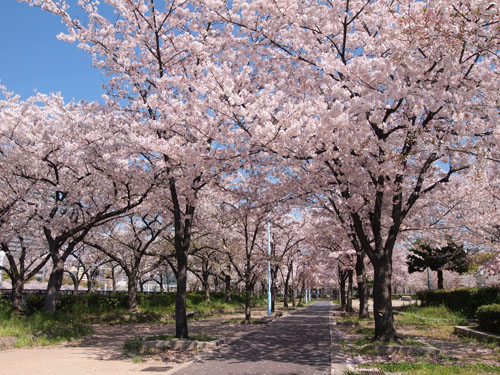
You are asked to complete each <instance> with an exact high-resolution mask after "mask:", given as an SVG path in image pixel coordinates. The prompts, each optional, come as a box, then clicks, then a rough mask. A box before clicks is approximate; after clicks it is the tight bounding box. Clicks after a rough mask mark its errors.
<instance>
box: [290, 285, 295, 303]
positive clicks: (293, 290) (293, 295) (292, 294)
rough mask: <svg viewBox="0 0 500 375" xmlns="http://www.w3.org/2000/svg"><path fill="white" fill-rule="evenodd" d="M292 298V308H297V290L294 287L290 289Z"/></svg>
mask: <svg viewBox="0 0 500 375" xmlns="http://www.w3.org/2000/svg"><path fill="white" fill-rule="evenodd" d="M290 292H291V297H292V306H293V307H295V288H294V287H293V285H292V286H291V287H290Z"/></svg>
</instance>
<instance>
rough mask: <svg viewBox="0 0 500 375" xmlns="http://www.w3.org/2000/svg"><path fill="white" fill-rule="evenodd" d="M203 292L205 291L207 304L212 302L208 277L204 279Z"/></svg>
mask: <svg viewBox="0 0 500 375" xmlns="http://www.w3.org/2000/svg"><path fill="white" fill-rule="evenodd" d="M203 290H204V291H205V302H207V303H209V302H210V283H209V282H208V276H207V277H205V276H204V277H203Z"/></svg>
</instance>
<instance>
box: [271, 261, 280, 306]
mask: <svg viewBox="0 0 500 375" xmlns="http://www.w3.org/2000/svg"><path fill="white" fill-rule="evenodd" d="M273 268H274V267H273ZM277 274H278V269H277V267H276V268H274V269H272V270H271V312H274V310H275V302H276V295H277V294H278V288H277V286H276V276H277Z"/></svg>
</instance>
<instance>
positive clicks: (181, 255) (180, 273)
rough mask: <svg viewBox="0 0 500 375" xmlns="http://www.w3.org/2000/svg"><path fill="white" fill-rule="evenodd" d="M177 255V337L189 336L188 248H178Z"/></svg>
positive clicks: (185, 337)
mask: <svg viewBox="0 0 500 375" xmlns="http://www.w3.org/2000/svg"><path fill="white" fill-rule="evenodd" d="M176 255H177V292H176V294H175V337H176V338H178V339H187V338H188V324H187V317H186V297H187V264H188V254H187V249H184V248H182V249H176Z"/></svg>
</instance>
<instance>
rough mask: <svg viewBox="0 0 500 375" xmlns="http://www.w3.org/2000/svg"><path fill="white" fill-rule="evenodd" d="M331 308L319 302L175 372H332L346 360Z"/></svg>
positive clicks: (225, 374) (223, 374)
mask: <svg viewBox="0 0 500 375" xmlns="http://www.w3.org/2000/svg"><path fill="white" fill-rule="evenodd" d="M331 309H332V305H331V304H330V302H326V301H325V302H316V303H314V304H313V305H311V306H309V307H307V308H305V309H301V310H298V311H295V312H293V313H291V314H289V315H288V316H286V317H283V318H280V319H277V320H275V321H273V322H272V323H269V324H266V325H263V326H262V328H260V329H258V330H256V331H254V332H251V333H249V334H247V335H245V336H243V337H242V338H240V339H239V340H237V341H235V342H233V343H231V344H230V345H228V346H227V347H224V348H222V349H221V350H219V351H217V352H215V353H212V354H210V355H205V356H203V357H201V358H200V359H199V360H198V361H197V362H195V363H193V364H192V365H190V366H188V367H185V368H183V369H180V370H179V371H175V375H200V374H203V375H232V374H235V375H236V374H238V375H255V374H261V375H264V374H265V375H285V374H286V375H298V374H308V375H326V374H328V375H330V374H331V373H333V371H332V363H335V362H339V363H340V362H343V359H342V357H341V355H340V352H339V351H338V347H337V346H336V345H334V346H332V343H331V339H332V333H331V332H330V329H331V325H330V315H331V314H330V313H331ZM337 374H341V372H335V375H337Z"/></svg>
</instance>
